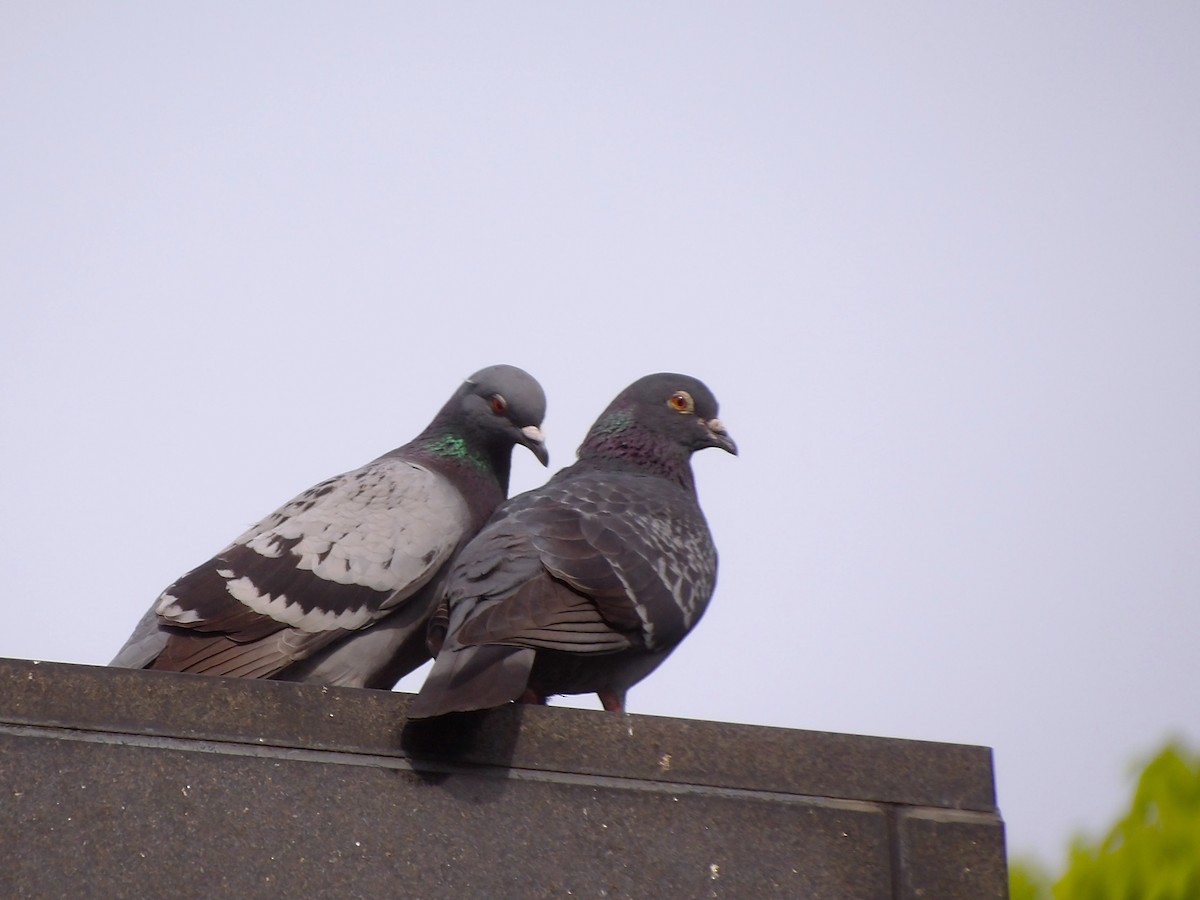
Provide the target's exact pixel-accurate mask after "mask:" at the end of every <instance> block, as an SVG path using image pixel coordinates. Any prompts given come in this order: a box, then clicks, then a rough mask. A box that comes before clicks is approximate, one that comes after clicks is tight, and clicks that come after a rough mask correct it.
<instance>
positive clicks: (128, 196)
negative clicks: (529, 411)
mask: <svg viewBox="0 0 1200 900" xmlns="http://www.w3.org/2000/svg"><path fill="white" fill-rule="evenodd" d="M1198 46H1200V6H1197V5H1196V4H1194V3H1182V2H1180V3H1166V2H1164V3H1153V4H1141V3H1126V4H1112V3H1109V4H1088V5H1083V4H1073V5H1070V6H1067V5H1062V4H1051V5H1047V4H1042V3H1020V4H1012V3H1005V4H993V5H990V6H984V5H981V4H961V3H946V4H938V5H931V4H916V5H913V4H904V5H902V6H900V5H896V4H887V5H884V4H879V5H870V6H868V5H853V4H844V3H837V4H829V5H828V6H824V7H823V6H816V5H810V4H800V3H795V4H788V3H778V4H776V3H771V4H763V3H760V4H753V3H751V4H722V5H719V6H716V5H707V4H702V3H695V2H687V3H657V4H653V5H652V6H650V5H646V4H602V5H598V4H592V5H587V6H585V5H582V4H549V3H545V4H537V5H514V4H483V3H475V4H454V5H448V4H423V5H420V6H418V5H416V4H407V5H401V4H349V5H347V4H322V5H311V4H309V5H305V4H296V3H260V4H240V3H239V4H224V5H222V4H195V3H187V4H183V3H174V4H169V3H162V4H126V3H121V4H115V3H94V4H74V3H71V4H68V3H54V2H41V3H7V4H4V6H3V8H2V9H0V122H3V137H2V138H0V297H2V298H3V303H4V326H3V329H2V331H0V452H2V454H3V457H2V458H3V461H4V467H3V471H4V476H3V477H4V489H3V490H4V497H5V501H6V514H5V515H4V516H2V517H0V541H2V545H3V546H4V547H5V548H6V551H7V553H6V558H7V572H8V576H9V577H8V584H7V587H6V593H7V597H8V600H7V605H6V609H7V616H6V620H5V626H4V628H3V629H0V656H14V657H27V658H40V659H48V660H63V661H69V662H80V663H104V662H107V660H108V659H109V658H110V657H111V656H112V654H113V653H114V652H115V650H116V649H117V648H118V647H119V646H120V644H121V643H122V641H123V640H124V639H125V637H126V636H127V634H128V632H129V630H130V629H131V628H132V626H133V624H134V622H135V621H136V619H137V618H138V616H140V615H141V613H142V611H143V610H144V609H145V608H146V606H147V605H148V604H149V603H150V601H151V600H152V599H153V598H154V597H155V596H156V595H157V594H158V592H159V591H160V590H161V589H162V588H163V587H165V586H166V585H167V584H168V583H170V582H171V581H172V580H174V579H175V578H176V577H177V576H178V575H180V574H182V573H183V572H184V571H185V570H187V569H189V568H191V567H192V566H194V565H196V564H198V563H200V562H202V561H203V560H205V559H207V558H208V557H209V556H211V555H212V554H213V553H214V552H215V551H216V550H218V549H219V548H220V547H222V546H223V545H224V544H225V543H227V542H228V541H229V540H230V539H232V538H233V537H234V536H236V535H237V534H239V533H240V532H241V531H242V530H243V529H244V528H245V527H246V526H247V525H248V524H250V523H251V522H253V521H255V520H256V519H258V518H260V517H261V516H262V515H264V514H265V513H267V512H269V511H271V510H272V509H274V508H275V507H276V506H278V505H280V504H281V503H282V502H284V501H285V500H287V499H289V498H290V497H292V496H293V495H295V494H296V493H298V492H299V491H300V490H302V489H304V488H306V487H308V486H309V485H310V484H313V483H314V482H316V481H318V480H320V479H322V478H324V477H326V476H328V475H331V474H334V473H337V472H340V471H344V470H346V469H350V468H354V467H356V466H358V465H360V464H362V463H364V462H366V461H367V460H369V459H372V458H374V457H375V456H377V455H378V454H380V453H382V452H384V451H386V450H388V449H390V448H392V447H394V446H397V445H399V444H401V443H404V442H405V441H407V440H408V439H409V438H411V437H412V436H413V435H414V434H415V433H416V432H417V431H418V430H419V429H420V428H421V427H423V426H424V425H425V424H426V423H427V421H428V420H429V418H430V417H431V416H432V414H433V413H434V411H435V410H436V409H437V408H438V407H439V406H440V405H441V404H442V403H443V402H444V400H445V399H446V397H447V396H448V395H449V394H450V393H451V391H453V390H454V388H455V387H456V386H457V384H458V383H459V381H460V380H461V379H462V378H463V377H464V376H466V375H467V374H469V373H470V372H472V371H474V370H475V369H478V368H480V367H482V366H484V365H487V364H490V363H495V362H509V363H514V364H516V365H520V366H523V367H525V368H527V369H528V370H529V371H530V372H532V373H533V374H534V375H535V376H536V377H538V378H539V379H540V380H541V382H542V384H543V385H544V386H545V388H546V391H547V393H548V395H549V400H550V411H549V415H548V418H547V421H546V429H547V433H548V438H549V446H550V449H551V454H552V457H553V459H552V464H553V466H554V467H555V468H557V467H559V466H562V465H566V464H568V463H569V462H571V461H572V459H573V456H574V450H575V447H576V446H577V445H578V443H579V441H580V439H581V438H582V436H583V434H584V432H585V431H586V430H587V428H588V426H589V425H590V424H591V422H592V421H593V419H594V418H595V417H596V416H597V415H598V413H599V412H600V411H601V409H602V408H603V407H604V406H605V405H606V404H607V403H608V401H609V400H610V399H611V398H612V396H613V395H614V394H616V393H617V392H618V391H619V390H620V389H621V388H622V387H624V386H625V385H626V384H627V383H629V382H631V381H633V380H634V379H635V378H637V377H639V376H641V375H644V374H646V373H649V372H654V371H662V370H672V371H682V372H687V373H689V374H693V375H696V376H698V377H700V378H701V379H703V380H704V381H706V382H707V383H708V385H709V386H710V387H711V388H712V389H713V391H714V392H715V393H716V395H717V397H718V398H719V399H720V401H721V404H722V406H721V418H722V419H723V420H724V421H725V422H726V423H727V425H728V427H729V429H730V431H731V433H732V434H733V435H734V437H735V438H736V439H737V441H738V444H739V446H740V447H741V451H742V453H741V456H740V457H738V458H733V457H730V456H727V455H726V454H723V453H720V452H717V451H707V452H705V453H702V454H700V455H699V456H697V458H696V463H695V466H696V470H697V480H698V483H699V489H700V494H701V500H702V503H703V505H704V508H705V510H706V512H707V515H708V518H709V521H710V523H711V525H712V529H713V532H714V534H715V537H716V540H717V544H718V547H719V548H720V551H721V571H720V578H719V584H718V588H717V594H716V597H715V599H714V601H713V604H712V606H711V607H710V610H709V613H708V615H707V617H706V618H705V619H704V621H703V622H702V623H701V625H700V626H699V628H698V629H697V631H696V632H695V633H694V634H693V635H692V636H691V638H689V640H688V641H687V642H686V643H685V644H684V645H683V647H682V648H681V649H680V650H679V651H677V653H676V654H675V656H674V657H673V658H672V659H671V661H670V662H669V663H667V664H666V665H665V666H664V667H663V668H661V669H660V670H659V671H658V672H657V673H655V675H654V676H652V678H651V679H650V680H648V681H647V682H645V683H644V684H643V685H641V686H639V687H637V688H635V689H634V690H633V691H632V692H631V694H630V702H629V705H630V708H631V710H632V711H634V712H640V713H652V714H659V715H668V716H684V717H690V718H703V719H714V720H725V721H736V722H749V723H757V724H765V725H775V726H783V727H787V728H802V729H816V730H828V731H846V732H855V733H862V734H876V735H886V736H893V737H905V738H920V739H929V740H937V741H953V742H962V743H974V744H984V745H987V746H990V747H994V748H995V754H996V767H997V774H998V791H999V800H1000V805H1001V809H1002V812H1003V814H1004V817H1005V819H1006V821H1007V823H1008V839H1009V845H1010V848H1011V849H1013V850H1016V851H1022V850H1034V851H1037V852H1038V853H1040V854H1041V855H1042V856H1043V858H1045V859H1046V860H1047V861H1051V862H1055V863H1057V862H1058V861H1059V860H1060V859H1061V856H1062V853H1063V851H1064V850H1065V846H1066V842H1067V839H1068V837H1069V836H1070V834H1071V833H1072V832H1073V831H1075V830H1077V829H1081V828H1083V829H1088V830H1090V831H1091V832H1093V833H1094V832H1096V831H1098V830H1099V829H1101V828H1102V827H1103V826H1104V825H1105V824H1106V823H1107V822H1108V821H1109V820H1110V819H1111V818H1112V816H1113V815H1114V814H1115V813H1116V812H1117V811H1118V810H1119V808H1120V807H1121V805H1122V804H1123V802H1124V800H1125V797H1126V794H1127V791H1128V787H1129V781H1128V777H1127V773H1128V767H1129V765H1130V763H1131V762H1132V761H1134V760H1136V759H1137V758H1139V757H1140V756H1142V755H1144V754H1146V753H1148V752H1149V751H1150V750H1152V749H1153V748H1154V747H1155V746H1156V745H1157V744H1158V743H1159V742H1160V741H1161V740H1162V739H1164V738H1165V737H1166V736H1167V735H1169V734H1172V733H1174V734H1181V735H1184V736H1186V737H1189V738H1190V739H1191V740H1193V741H1200V721H1198V715H1200V714H1198V708H1200V707H1198V704H1197V699H1196V692H1197V683H1198V681H1200V652H1198V651H1197V636H1198V634H1200V552H1198V548H1200V423H1198V413H1200V53H1198V52H1197V47H1198ZM544 477H545V472H544V471H543V470H542V469H540V467H538V465H537V464H536V462H534V460H533V459H532V457H531V456H530V455H529V454H528V453H526V452H524V451H522V450H520V449H518V451H517V453H516V462H515V470H514V484H513V487H514V490H523V489H526V488H529V487H532V486H534V485H536V484H537V483H539V482H540V481H541V480H542V479H543V478H544ZM418 683H419V682H418ZM405 686H406V687H408V688H410V689H412V688H415V686H416V684H414V683H413V682H412V681H407V682H405ZM585 702H586V705H590V706H595V705H596V704H595V702H594V698H592V699H591V700H587V701H585Z"/></svg>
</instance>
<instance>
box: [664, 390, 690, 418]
mask: <svg viewBox="0 0 1200 900" xmlns="http://www.w3.org/2000/svg"><path fill="white" fill-rule="evenodd" d="M667 406H669V407H671V409H673V410H675V411H676V412H681V413H690V412H693V411H694V410H695V409H696V404H695V402H694V401H693V400H692V395H691V394H689V393H688V392H687V391H676V392H675V393H673V394H672V395H671V398H670V399H669V400H668V401H667Z"/></svg>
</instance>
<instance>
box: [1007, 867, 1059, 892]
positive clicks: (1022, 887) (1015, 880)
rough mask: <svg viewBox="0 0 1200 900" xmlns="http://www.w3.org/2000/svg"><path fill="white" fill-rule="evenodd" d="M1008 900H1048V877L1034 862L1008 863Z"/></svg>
mask: <svg viewBox="0 0 1200 900" xmlns="http://www.w3.org/2000/svg"><path fill="white" fill-rule="evenodd" d="M1008 900H1050V876H1049V875H1048V874H1047V872H1046V870H1045V869H1044V868H1042V866H1041V865H1039V864H1038V863H1037V862H1036V861H1035V860H1032V859H1013V860H1009V863H1008Z"/></svg>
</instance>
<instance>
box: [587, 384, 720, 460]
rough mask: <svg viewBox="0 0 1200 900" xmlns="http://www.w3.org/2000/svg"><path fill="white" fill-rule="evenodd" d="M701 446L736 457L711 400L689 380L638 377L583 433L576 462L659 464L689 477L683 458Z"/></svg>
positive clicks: (703, 388)
mask: <svg viewBox="0 0 1200 900" xmlns="http://www.w3.org/2000/svg"><path fill="white" fill-rule="evenodd" d="M705 447H720V448H721V449H722V450H725V451H727V452H729V453H733V454H736V453H737V452H738V451H737V444H735V443H734V442H733V438H731V437H730V436H729V433H728V432H727V431H726V430H725V426H724V425H723V424H721V420H720V419H718V418H717V398H716V397H714V396H713V393H712V391H710V390H709V389H708V387H707V386H706V385H705V384H704V382H702V381H700V380H698V379H696V378H692V377H691V376H690V375H679V374H676V373H673V372H660V373H658V374H657V375H647V376H645V377H644V378H639V379H638V380H637V381H635V382H634V383H633V384H631V385H630V386H629V387H627V388H625V390H623V391H621V393H620V394H618V395H617V397H616V399H615V400H613V402H612V403H610V404H609V406H608V409H606V410H605V411H604V412H603V413H601V415H600V418H599V419H597V420H596V424H595V425H593V426H592V429H591V431H589V432H588V435H587V437H586V438H585V439H584V442H583V445H582V446H581V447H580V448H579V458H580V459H581V460H585V459H596V458H600V459H604V458H608V459H619V460H626V461H629V462H631V463H633V464H635V465H636V464H638V463H639V462H642V463H644V464H645V465H648V466H651V467H654V468H658V467H659V466H657V465H653V464H654V463H656V462H658V461H661V462H662V463H663V464H665V465H666V466H668V467H669V468H674V469H679V468H680V467H681V466H682V468H683V469H684V470H687V471H688V474H689V475H690V469H688V463H687V460H688V457H690V456H691V455H692V454H693V453H694V452H696V451H697V450H702V449H704V448H705ZM679 474H682V472H680V473H679ZM685 480H688V481H690V477H688V478H686V479H685Z"/></svg>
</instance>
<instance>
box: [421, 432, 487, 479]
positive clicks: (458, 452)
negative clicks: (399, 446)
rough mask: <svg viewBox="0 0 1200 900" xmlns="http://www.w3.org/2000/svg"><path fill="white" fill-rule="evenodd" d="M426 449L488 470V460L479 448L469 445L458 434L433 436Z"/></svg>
mask: <svg viewBox="0 0 1200 900" xmlns="http://www.w3.org/2000/svg"><path fill="white" fill-rule="evenodd" d="M425 449H426V450H428V451H429V452H430V453H433V454H436V455H438V456H442V457H445V458H447V459H456V460H459V461H460V462H465V463H470V464H471V465H473V466H474V467H475V468H477V469H480V470H482V471H485V472H486V471H487V470H488V462H487V460H486V459H484V457H483V456H481V455H480V453H479V452H478V451H477V450H472V449H471V448H470V447H468V446H467V442H466V441H464V440H463V439H462V438H460V437H459V436H458V435H456V434H443V435H440V436H439V437H436V438H433V439H432V440H430V441H429V443H427V444H426V445H425Z"/></svg>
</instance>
